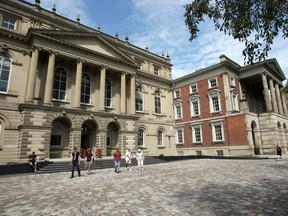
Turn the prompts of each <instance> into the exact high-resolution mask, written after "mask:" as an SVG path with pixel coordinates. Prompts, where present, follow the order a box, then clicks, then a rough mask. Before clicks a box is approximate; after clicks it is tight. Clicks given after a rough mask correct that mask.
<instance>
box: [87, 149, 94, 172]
mask: <svg viewBox="0 0 288 216" xmlns="http://www.w3.org/2000/svg"><path fill="white" fill-rule="evenodd" d="M86 152H87V153H86V159H85V169H87V175H90V172H91V166H92V162H93V158H94V157H93V154H92V153H91V149H90V148H88V149H87V151H86Z"/></svg>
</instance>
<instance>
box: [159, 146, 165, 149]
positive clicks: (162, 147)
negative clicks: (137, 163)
mask: <svg viewBox="0 0 288 216" xmlns="http://www.w3.org/2000/svg"><path fill="white" fill-rule="evenodd" d="M157 148H158V149H164V148H166V147H165V146H162V145H158V146H157Z"/></svg>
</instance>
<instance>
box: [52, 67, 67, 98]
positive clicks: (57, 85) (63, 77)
mask: <svg viewBox="0 0 288 216" xmlns="http://www.w3.org/2000/svg"><path fill="white" fill-rule="evenodd" d="M66 85H67V73H66V70H65V69H64V68H56V70H55V74H54V84H53V99H56V100H65V99H66Z"/></svg>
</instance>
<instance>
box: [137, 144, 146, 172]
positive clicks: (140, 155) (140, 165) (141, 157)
mask: <svg viewBox="0 0 288 216" xmlns="http://www.w3.org/2000/svg"><path fill="white" fill-rule="evenodd" d="M136 159H137V164H138V170H142V171H143V170H144V168H143V166H144V159H145V155H144V153H143V152H142V151H141V149H138V152H137V153H136Z"/></svg>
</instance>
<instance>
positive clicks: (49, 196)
mask: <svg viewBox="0 0 288 216" xmlns="http://www.w3.org/2000/svg"><path fill="white" fill-rule="evenodd" d="M96 163H97V162H96ZM133 168H134V169H133V171H131V172H126V171H124V170H123V169H122V172H121V173H119V174H116V173H114V169H102V170H93V171H92V173H91V175H87V174H86V172H84V171H83V170H82V172H81V173H82V176H81V177H78V176H77V172H75V174H76V177H75V178H74V179H70V178H69V177H70V175H71V174H70V172H63V173H52V174H25V175H10V176H1V177H0V191H1V194H0V203H1V205H0V215H7V216H8V215H11V216H12V215H13V216H15V215H16V216H18V215H19V216H20V215H21V216H25V215H27V216H28V215H35V216H36V215H37V216H38V215H62V216H64V215H71V216H74V215H79V216H80V215H81V216H82V215H107V216H112V215H115V216H116V215H117V216H119V215H131V216H132V215H138V216H140V215H181V216H182V215H201V216H204V215H207V216H208V215H209V216H210V215H212V216H213V215H249V216H252V215H287V214H288V206H287V203H288V183H287V180H288V159H287V158H284V159H282V160H277V159H262V160H230V159H195V160H185V161H177V162H170V163H163V164H157V165H149V166H145V170H144V171H137V169H136V167H133Z"/></svg>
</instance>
